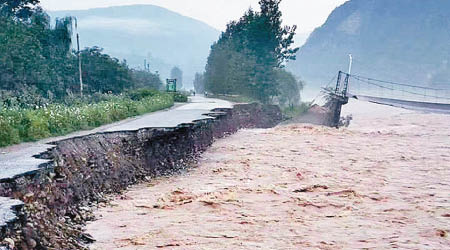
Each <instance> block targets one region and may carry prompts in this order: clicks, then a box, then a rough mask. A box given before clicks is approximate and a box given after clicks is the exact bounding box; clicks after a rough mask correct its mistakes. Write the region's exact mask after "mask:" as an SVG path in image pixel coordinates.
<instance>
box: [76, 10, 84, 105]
mask: <svg viewBox="0 0 450 250" xmlns="http://www.w3.org/2000/svg"><path fill="white" fill-rule="evenodd" d="M75 31H76V32H77V49H78V50H77V55H78V73H79V74H80V95H81V97H83V71H82V69H81V52H80V34H78V20H77V18H76V17H75Z"/></svg>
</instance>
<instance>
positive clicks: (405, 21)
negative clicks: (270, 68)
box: [288, 0, 450, 87]
mask: <svg viewBox="0 0 450 250" xmlns="http://www.w3.org/2000/svg"><path fill="white" fill-rule="evenodd" d="M449 41H450V1H446V0H432V1H420V0H397V1H389V0H376V1H375V0H351V1H348V2H346V3H344V4H342V5H341V6H339V7H337V8H336V9H335V10H334V11H333V12H332V13H331V14H330V16H329V17H328V19H327V21H326V22H325V24H324V25H322V26H321V27H319V28H316V29H315V30H314V32H313V33H312V34H311V35H310V37H309V38H308V39H307V41H306V43H305V44H304V45H303V46H302V47H301V49H300V51H299V53H298V55H297V61H294V62H290V63H289V65H288V68H289V69H290V70H291V71H292V72H294V73H295V74H297V75H299V76H301V77H302V78H304V79H305V80H306V81H307V82H309V83H311V84H312V85H313V86H323V85H324V83H326V82H327V81H328V80H329V79H330V78H331V77H332V76H334V75H336V74H337V71H339V70H342V71H344V72H346V71H347V67H348V54H352V55H353V57H354V59H355V60H354V65H353V69H354V70H353V72H354V73H355V74H361V75H365V76H369V77H374V78H378V79H383V80H393V81H401V82H414V83H420V84H421V85H423V86H432V87H442V85H445V86H446V87H450V85H448V84H447V83H449V82H450V65H448V64H449V61H450V42H449ZM447 85H448V86H447Z"/></svg>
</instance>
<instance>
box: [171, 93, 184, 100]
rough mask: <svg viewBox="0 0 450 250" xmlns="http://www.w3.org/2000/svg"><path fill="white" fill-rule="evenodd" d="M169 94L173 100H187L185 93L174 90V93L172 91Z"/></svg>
mask: <svg viewBox="0 0 450 250" xmlns="http://www.w3.org/2000/svg"><path fill="white" fill-rule="evenodd" d="M171 95H172V97H173V100H174V101H175V102H188V96H187V95H186V94H183V93H180V92H176V93H172V94H171Z"/></svg>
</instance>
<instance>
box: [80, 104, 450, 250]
mask: <svg viewBox="0 0 450 250" xmlns="http://www.w3.org/2000/svg"><path fill="white" fill-rule="evenodd" d="M344 114H353V119H354V120H353V123H352V124H351V125H350V127H349V128H347V129H340V130H336V129H332V128H325V127H320V126H312V125H305V124H291V125H285V126H279V127H276V128H273V129H256V130H242V131H240V132H238V133H237V134H234V135H232V136H230V137H228V138H225V139H222V140H219V141H217V142H216V143H214V145H213V146H212V147H211V148H210V149H209V150H208V151H207V152H206V153H205V154H204V155H203V157H202V158H201V160H200V162H199V164H198V166H197V167H196V168H193V169H192V170H190V171H188V172H187V173H185V174H180V175H178V176H172V177H164V178H159V179H155V180H153V181H151V182H149V183H146V184H140V185H137V186H134V187H132V188H130V190H129V191H127V192H125V193H124V194H123V195H121V196H118V197H116V199H115V200H114V201H113V202H112V203H111V204H110V205H108V206H106V207H104V208H101V209H99V210H98V211H97V212H96V216H97V218H98V220H97V221H94V222H92V223H90V224H89V225H88V226H87V232H88V233H90V234H91V235H92V236H93V237H94V238H96V239H97V242H96V243H95V244H94V245H93V248H95V249H160V248H166V249H308V248H313V249H355V248H377V249H388V248H412V249H444V248H448V246H450V239H449V236H448V234H449V230H450V195H449V194H450V116H448V115H440V114H426V113H417V112H413V111H407V110H402V109H397V108H393V107H387V106H378V105H376V104H369V103H364V102H359V101H351V102H350V104H349V105H348V106H346V107H345V108H344Z"/></svg>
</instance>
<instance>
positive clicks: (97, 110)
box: [0, 90, 174, 147]
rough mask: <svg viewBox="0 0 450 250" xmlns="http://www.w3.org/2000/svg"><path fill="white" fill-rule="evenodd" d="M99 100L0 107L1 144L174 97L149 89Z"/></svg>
mask: <svg viewBox="0 0 450 250" xmlns="http://www.w3.org/2000/svg"><path fill="white" fill-rule="evenodd" d="M102 99H103V100H102V101H100V102H98V103H86V102H82V103H78V104H73V105H65V104H50V105H47V106H42V107H38V108H35V109H29V108H19V107H16V108H8V109H0V147H3V146H7V145H11V144H16V143H20V142H24V141H35V140H38V139H42V138H45V137H49V136H58V135H64V134H67V133H70V132H73V131H77V130H82V129H89V128H94V127H98V126H101V125H103V124H108V123H111V122H115V121H119V120H123V119H125V118H128V117H132V116H137V115H142V114H145V113H148V112H153V111H157V110H161V109H164V108H168V107H171V106H172V105H173V103H174V100H173V99H174V98H173V97H172V96H171V95H169V94H162V93H159V92H156V91H152V90H139V91H134V92H131V93H129V94H127V95H104V96H103V97H102Z"/></svg>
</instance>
